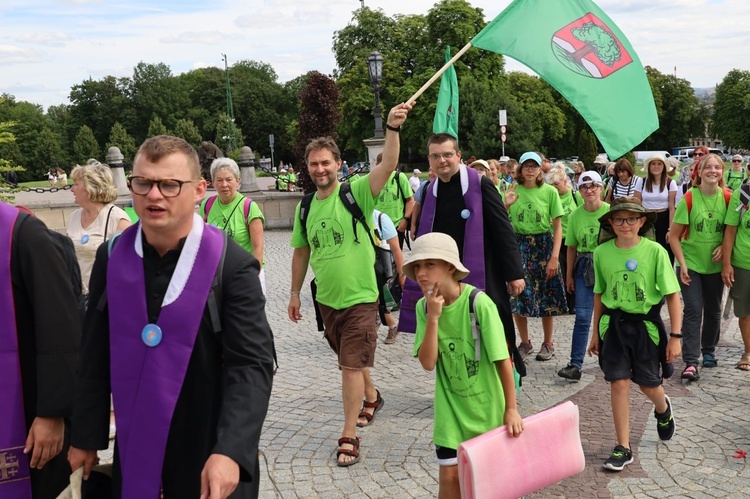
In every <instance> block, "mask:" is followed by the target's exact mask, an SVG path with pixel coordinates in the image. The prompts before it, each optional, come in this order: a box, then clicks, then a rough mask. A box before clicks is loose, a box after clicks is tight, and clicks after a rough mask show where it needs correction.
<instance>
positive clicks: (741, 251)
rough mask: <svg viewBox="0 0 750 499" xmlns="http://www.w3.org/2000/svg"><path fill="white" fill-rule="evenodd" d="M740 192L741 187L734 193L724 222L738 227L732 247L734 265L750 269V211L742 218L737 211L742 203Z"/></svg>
mask: <svg viewBox="0 0 750 499" xmlns="http://www.w3.org/2000/svg"><path fill="white" fill-rule="evenodd" d="M740 193H741V191H740V189H737V190H736V191H734V193H733V194H732V199H731V200H730V201H729V207H728V208H727V216H726V218H725V219H724V223H725V224H727V225H731V226H732V227H737V238H736V239H735V240H734V248H732V265H734V266H735V267H739V268H741V269H745V270H750V213H748V212H746V213H745V216H744V217H742V220H740V212H739V211H737V207H738V206H739V205H740Z"/></svg>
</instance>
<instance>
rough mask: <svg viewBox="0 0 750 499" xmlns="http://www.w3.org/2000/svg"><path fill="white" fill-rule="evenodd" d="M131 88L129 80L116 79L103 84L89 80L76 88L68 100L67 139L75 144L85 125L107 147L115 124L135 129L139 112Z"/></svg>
mask: <svg viewBox="0 0 750 499" xmlns="http://www.w3.org/2000/svg"><path fill="white" fill-rule="evenodd" d="M131 86H132V82H131V80H130V79H129V78H115V77H114V76H106V77H104V78H102V79H101V80H93V79H91V78H89V79H87V80H84V81H83V82H81V83H79V84H77V85H73V87H72V88H71V89H70V96H69V99H70V102H71V105H70V108H69V115H70V116H69V119H70V122H71V127H70V128H68V129H67V132H68V134H67V136H66V135H62V136H63V137H65V138H66V139H67V140H70V141H72V140H73V138H74V137H75V134H76V133H77V131H78V129H79V128H80V127H81V125H86V126H88V127H89V128H91V130H92V131H93V132H94V137H96V140H97V142H99V143H100V144H104V143H105V142H106V141H107V138H108V135H109V132H110V129H111V128H112V126H113V125H114V124H115V122H116V121H119V122H120V123H123V124H124V126H125V127H128V128H131V129H132V128H133V127H135V126H136V122H135V117H136V111H135V110H136V109H137V108H136V107H135V106H134V105H133V101H132V99H131V98H130V87H131ZM57 111H58V110H55V112H56V113H57ZM59 132H62V130H60V131H59Z"/></svg>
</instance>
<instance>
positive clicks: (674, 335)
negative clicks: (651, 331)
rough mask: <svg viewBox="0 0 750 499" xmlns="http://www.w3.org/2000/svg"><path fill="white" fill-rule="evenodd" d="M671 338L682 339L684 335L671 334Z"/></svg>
mask: <svg viewBox="0 0 750 499" xmlns="http://www.w3.org/2000/svg"><path fill="white" fill-rule="evenodd" d="M669 337H670V338H682V334H678V333H669Z"/></svg>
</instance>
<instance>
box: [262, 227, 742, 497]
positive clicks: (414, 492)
mask: <svg viewBox="0 0 750 499" xmlns="http://www.w3.org/2000/svg"><path fill="white" fill-rule="evenodd" d="M290 235H291V233H290V232H289V231H267V232H266V240H265V246H266V255H267V258H268V260H267V263H266V284H267V288H268V289H267V291H268V303H267V314H268V318H269V321H270V323H271V327H272V328H273V331H274V335H275V338H276V348H277V350H278V355H279V366H280V368H279V371H278V373H277V375H276V378H275V380H274V390H273V396H272V398H271V407H270V410H269V413H268V417H267V418H266V424H265V429H264V432H263V435H262V437H261V450H262V451H263V453H264V454H265V457H266V459H267V463H268V464H267V467H266V464H265V462H264V461H263V460H262V458H261V497H264V498H274V497H280V496H279V494H278V493H277V492H276V490H275V488H274V485H273V483H272V482H271V479H273V480H274V481H275V482H276V486H277V487H278V490H279V491H280V492H281V494H283V497H284V498H287V499H289V498H294V497H304V498H313V497H320V498H339V497H352V498H375V497H389V498H391V497H394V498H402V497H403V498H408V497H435V496H437V490H438V486H437V475H438V467H437V464H436V462H435V453H434V450H433V446H432V444H431V439H432V394H433V390H434V377H433V376H434V375H433V374H432V373H428V372H426V371H424V370H423V369H422V368H421V367H420V365H419V362H418V361H417V360H416V359H414V358H413V357H412V356H411V347H412V342H411V340H412V336H411V335H405V334H401V335H399V337H398V341H397V342H396V344H394V345H384V344H383V343H382V339H383V338H384V337H385V328H381V333H382V334H381V337H380V339H379V344H378V350H377V354H376V361H375V368H374V369H373V370H372V375H373V379H374V381H375V384H376V386H377V387H378V389H379V390H380V391H381V392H382V394H383V398H384V400H385V406H384V408H383V410H382V411H380V412H379V413H378V415H377V416H376V418H375V422H374V423H373V425H372V426H369V427H367V428H362V429H361V430H360V431H359V436H360V437H361V438H362V448H361V451H362V461H361V462H360V463H359V464H357V465H354V466H352V467H350V468H339V467H337V466H336V464H335V450H336V441H337V439H338V438H339V436H340V432H341V425H342V423H343V410H342V406H341V378H340V374H339V371H338V369H337V368H336V363H335V358H334V356H333V353H332V352H331V351H330V350H329V348H328V346H327V344H326V342H325V340H324V339H323V338H322V336H321V333H319V332H317V331H316V327H315V319H314V312H313V308H312V302H311V300H310V295H309V292H307V291H308V290H309V288H308V287H307V285H306V287H305V288H304V291H303V294H302V304H303V310H302V312H303V316H304V318H303V320H302V322H301V323H300V324H294V323H292V322H291V321H289V319H288V317H287V313H286V307H287V303H288V298H289V289H290V288H289V286H290V272H291V270H290V262H291V249H290V248H289V238H290ZM308 274H311V272H309V273H308ZM309 277H310V276H309V275H308V279H309ZM529 326H530V336H531V338H532V341H533V342H534V344H535V346H538V344H539V343H540V342H541V338H542V332H541V323H540V321H538V320H534V319H532V320H530V321H529ZM572 328H573V317H572V316H565V317H562V318H559V319H556V322H555V344H556V348H557V355H556V357H554V358H553V359H552V360H551V361H548V362H538V361H535V360H530V361H529V362H530V363H529V366H528V367H529V369H528V370H529V375H528V376H527V377H526V378H525V379H524V386H523V389H522V393H521V396H520V398H519V403H520V411H521V414H522V415H523V416H529V415H531V414H534V413H536V412H538V411H540V410H543V409H546V408H549V407H551V406H553V405H556V404H558V403H560V402H562V401H564V400H572V401H573V402H574V403H576V404H578V406H579V408H580V413H581V439H582V442H583V447H584V451H585V454H586V464H587V465H586V470H585V471H584V472H583V473H581V474H579V475H578V476H576V477H572V478H569V479H567V480H564V481H562V482H560V483H558V484H556V485H554V486H551V487H548V488H546V489H544V490H542V491H539V492H537V493H535V494H533V497H540V498H541V497H615V498H618V497H659V498H661V497H686V498H687V497H689V498H704V497H705V498H708V497H738V498H739V497H744V496H745V495H746V494H745V491H747V490H750V470H748V468H747V466H746V464H747V463H746V461H745V459H735V458H733V457H732V456H733V455H734V454H735V451H736V450H739V449H742V450H748V451H750V412H748V413H746V412H745V410H746V409H748V408H749V407H750V404H749V402H750V400H749V399H750V391H749V390H748V384H749V383H748V381H750V373H745V372H742V371H739V370H737V369H735V368H734V364H735V362H737V361H738V360H739V358H740V355H741V353H742V351H743V350H742V341H741V337H740V334H739V329H738V326H737V320H736V319H734V318H732V319H731V320H730V321H725V322H724V323H723V329H724V333H723V334H722V340H721V342H720V344H719V348H718V349H717V352H716V356H717V359H718V360H719V366H718V367H717V368H714V369H705V370H703V371H702V377H701V380H700V381H699V382H697V383H692V384H689V385H687V384H685V383H683V382H680V380H679V373H680V372H681V369H682V367H684V365H683V364H682V362H681V361H678V363H677V364H676V374H675V377H674V378H673V379H671V380H669V381H668V382H667V383H666V390H667V393H668V394H670V396H671V399H672V404H673V407H674V414H675V420H676V423H677V433H676V435H675V437H674V438H673V439H672V440H671V441H669V442H661V441H659V439H658V437H657V435H656V423H655V419H654V417H653V405H652V404H651V403H650V402H649V401H648V400H647V399H646V397H645V396H643V395H642V394H640V392H639V391H638V390H637V388H636V389H634V390H633V391H632V392H631V418H630V419H631V445H632V448H633V449H634V450H635V462H634V463H633V464H631V465H629V466H628V467H627V468H626V469H625V471H623V472H621V473H616V472H605V471H604V470H603V469H602V466H601V465H602V462H603V460H604V459H606V458H607V457H608V456H609V453H610V451H611V450H612V447H614V444H615V436H614V426H613V423H612V414H611V410H610V404H609V389H608V386H607V384H606V383H605V382H604V380H603V377H602V374H601V371H600V370H599V367H598V365H597V363H596V359H595V358H587V359H586V363H585V365H584V370H583V372H584V374H583V378H582V380H581V381H580V382H578V383H569V382H567V381H565V380H562V379H561V378H558V377H557V375H556V372H557V370H558V369H560V368H561V367H563V366H565V364H566V363H567V360H568V354H569V352H570V333H571V331H572ZM521 438H523V436H522V437H521ZM540 452H550V459H556V458H557V456H556V455H555V454H554V449H540ZM540 472H541V470H540Z"/></svg>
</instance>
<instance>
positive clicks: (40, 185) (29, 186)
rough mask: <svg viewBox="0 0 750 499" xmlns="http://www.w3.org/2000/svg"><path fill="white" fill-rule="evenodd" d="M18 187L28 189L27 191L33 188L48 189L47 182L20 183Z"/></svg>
mask: <svg viewBox="0 0 750 499" xmlns="http://www.w3.org/2000/svg"><path fill="white" fill-rule="evenodd" d="M18 185H19V186H20V187H28V188H29V189H33V188H35V187H50V185H49V180H35V181H33V182H20V183H19V184H18ZM58 185H59V184H58Z"/></svg>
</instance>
